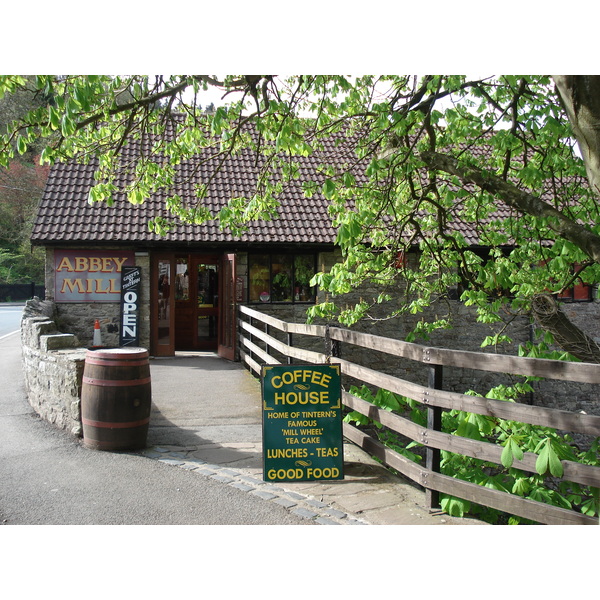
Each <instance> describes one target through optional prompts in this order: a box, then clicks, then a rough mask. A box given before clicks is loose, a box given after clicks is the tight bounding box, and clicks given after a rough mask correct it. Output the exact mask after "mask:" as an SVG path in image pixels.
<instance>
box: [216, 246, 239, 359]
mask: <svg viewBox="0 0 600 600" xmlns="http://www.w3.org/2000/svg"><path fill="white" fill-rule="evenodd" d="M235 282H236V273H235V254H224V255H223V256H222V258H221V277H220V285H219V312H220V317H221V318H220V322H219V346H218V354H219V356H221V357H222V358H226V359H227V360H235V344H236V337H237V336H236V334H235V332H236V324H237V319H236V317H237V315H236V286H235Z"/></svg>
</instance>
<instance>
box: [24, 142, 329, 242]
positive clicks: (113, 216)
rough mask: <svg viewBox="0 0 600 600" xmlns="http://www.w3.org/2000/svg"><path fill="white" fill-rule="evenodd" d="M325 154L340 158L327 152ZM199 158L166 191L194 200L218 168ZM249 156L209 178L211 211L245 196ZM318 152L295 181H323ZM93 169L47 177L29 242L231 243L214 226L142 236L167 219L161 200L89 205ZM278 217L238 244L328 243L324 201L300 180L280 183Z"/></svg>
mask: <svg viewBox="0 0 600 600" xmlns="http://www.w3.org/2000/svg"><path fill="white" fill-rule="evenodd" d="M328 151H329V152H338V153H339V152H340V151H338V150H336V149H335V148H334V146H333V144H332V145H331V147H329V148H328ZM135 154H136V149H135V145H131V146H130V147H127V148H125V149H124V150H123V155H124V159H129V158H132V157H133V156H134V155H135ZM202 158H203V160H202V161H201V160H199V159H192V160H190V161H188V162H186V163H183V164H181V165H179V166H178V167H177V171H178V177H177V182H176V185H175V189H173V190H172V191H171V192H172V193H178V194H179V195H180V196H181V197H182V198H184V199H185V198H190V199H195V194H194V186H195V185H196V184H197V183H199V182H206V181H208V179H209V176H210V175H211V174H212V172H213V170H214V167H215V166H216V164H217V158H216V157H214V156H213V157H212V158H210V157H209V160H208V161H206V153H204V154H203V155H202ZM255 161H256V154H255V153H253V152H252V151H249V150H248V151H243V152H241V153H240V154H238V155H236V156H231V157H229V158H228V159H227V160H226V161H225V164H224V165H223V167H222V169H221V171H220V172H219V173H218V174H217V176H216V177H215V178H214V179H213V180H212V182H211V184H210V187H209V193H208V196H207V199H206V204H207V206H208V208H209V209H210V210H211V212H213V213H216V212H218V210H219V209H220V208H221V207H222V206H223V205H225V204H226V203H227V202H228V200H230V199H231V198H232V197H235V196H241V195H247V194H251V192H252V189H253V185H254V182H255V181H256V172H257V169H256V166H255ZM321 161H322V153H320V152H315V153H314V154H313V155H311V156H310V157H305V158H302V165H301V179H302V178H304V179H306V178H311V179H316V180H317V181H318V180H319V179H322V176H321V175H319V173H318V169H317V167H318V165H319V164H320V162H321ZM94 170H95V163H90V164H88V165H83V164H78V163H75V162H72V163H69V164H58V165H55V166H54V167H53V168H52V169H51V172H50V175H49V178H48V182H47V184H46V188H45V191H44V194H43V198H42V200H41V203H40V206H39V209H38V214H37V218H36V221H35V224H34V227H33V232H32V236H31V240H32V243H34V244H71V243H115V242H128V243H137V244H152V245H154V244H158V245H160V244H169V243H170V244H174V243H176V244H195V243H223V242H230V241H231V240H232V239H234V238H233V237H232V235H231V233H230V232H229V231H227V230H225V231H221V230H220V229H219V227H218V225H217V224H216V222H214V221H211V222H208V223H206V224H204V225H186V224H183V223H178V224H177V226H176V227H175V228H174V229H172V230H171V231H170V232H169V233H168V234H167V235H166V236H159V235H157V234H155V233H151V232H150V231H149V230H148V226H147V223H148V220H149V219H151V218H153V217H155V216H159V215H160V216H168V215H169V213H168V211H167V210H166V207H165V199H166V197H167V194H166V193H165V194H163V193H157V194H156V195H154V196H153V197H152V198H150V199H149V200H147V201H146V202H145V203H144V204H141V205H132V204H130V203H129V202H128V201H127V200H126V199H125V197H124V196H123V195H121V196H119V195H117V196H116V198H115V200H116V201H115V203H114V205H113V206H112V207H108V206H106V205H105V204H104V203H94V204H93V205H90V204H88V202H87V200H88V194H89V190H90V188H91V186H92V185H93V184H94ZM279 200H280V203H281V206H280V209H279V217H278V218H276V219H274V220H272V221H264V222H254V223H253V224H251V225H250V228H249V230H248V231H247V232H246V233H244V234H243V235H242V236H241V237H238V238H235V239H236V240H237V241H238V243H240V242H241V243H312V244H328V245H329V244H333V243H334V242H335V236H336V232H335V230H334V229H333V227H332V226H331V221H330V218H329V216H328V213H327V205H328V202H327V201H326V200H325V198H324V197H323V196H322V195H321V194H315V195H314V196H313V197H312V198H311V199H307V198H306V197H305V196H304V194H303V191H302V184H301V181H299V180H296V181H293V182H292V183H290V184H287V185H286V187H285V190H284V192H283V194H282V195H281V196H280V197H279Z"/></svg>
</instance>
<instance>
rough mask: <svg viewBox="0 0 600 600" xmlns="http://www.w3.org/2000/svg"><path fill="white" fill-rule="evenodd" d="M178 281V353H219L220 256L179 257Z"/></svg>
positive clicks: (177, 264)
mask: <svg viewBox="0 0 600 600" xmlns="http://www.w3.org/2000/svg"><path fill="white" fill-rule="evenodd" d="M176 270H177V273H176V278H175V348H176V350H213V351H214V350H216V349H217V332H218V324H219V305H218V299H219V256H218V255H210V254H198V255H195V254H178V255H177V257H176Z"/></svg>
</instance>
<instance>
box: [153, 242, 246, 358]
mask: <svg viewBox="0 0 600 600" xmlns="http://www.w3.org/2000/svg"><path fill="white" fill-rule="evenodd" d="M234 277H235V257H234V255H232V254H225V255H219V254H190V253H160V254H155V255H154V256H153V260H152V290H153V295H152V298H151V302H152V352H153V354H155V355H156V356H172V355H173V354H175V352H176V351H177V350H205V351H212V352H218V354H219V356H222V357H224V358H227V359H229V360H234V356H235V337H236V336H235V322H236V321H235V305H236V302H235V300H236V299H235V292H234Z"/></svg>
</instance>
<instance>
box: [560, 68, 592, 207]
mask: <svg viewBox="0 0 600 600" xmlns="http://www.w3.org/2000/svg"><path fill="white" fill-rule="evenodd" d="M553 79H554V82H555V84H556V89H557V90H558V93H559V95H560V98H561V100H562V102H563V106H564V109H565V111H566V113H567V116H568V117H569V121H570V122H571V127H572V128H573V133H574V134H575V137H576V138H577V142H578V144H579V148H580V150H581V155H582V157H583V161H584V162H585V168H586V171H587V176H588V180H589V182H590V186H591V187H592V189H593V190H594V192H595V193H596V195H597V196H600V76H598V75H554V76H553Z"/></svg>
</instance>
